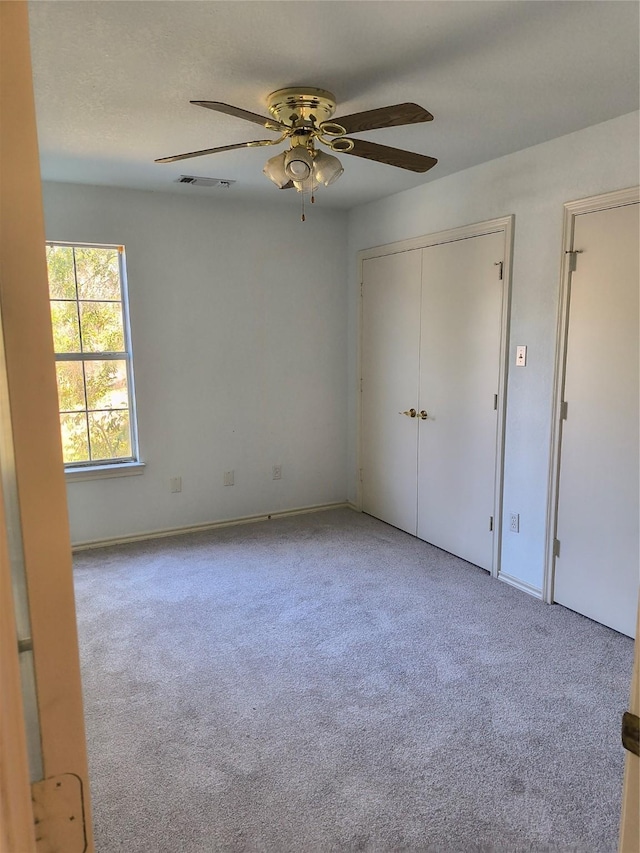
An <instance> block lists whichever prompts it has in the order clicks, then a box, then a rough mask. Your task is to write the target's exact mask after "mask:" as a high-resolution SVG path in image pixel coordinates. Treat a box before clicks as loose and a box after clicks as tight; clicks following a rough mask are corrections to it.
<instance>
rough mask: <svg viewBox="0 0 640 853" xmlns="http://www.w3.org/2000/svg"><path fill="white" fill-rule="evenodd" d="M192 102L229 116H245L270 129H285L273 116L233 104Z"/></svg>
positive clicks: (244, 117)
mask: <svg viewBox="0 0 640 853" xmlns="http://www.w3.org/2000/svg"><path fill="white" fill-rule="evenodd" d="M189 103H190V104H195V105H196V106H197V107H206V108H207V109H208V110H215V111H216V112H217V113H224V114H225V115H228V116H235V117H236V118H243V119H244V120H245V121H252V122H253V123H254V124H260V125H262V127H266V128H268V129H269V130H283V129H284V127H285V125H283V124H281V123H280V122H279V121H276V120H275V119H273V118H267V116H261V115H258V113H251V112H249V111H248V110H241V109H240V107H234V106H232V105H231V104H223V103H221V102H220V101H189Z"/></svg>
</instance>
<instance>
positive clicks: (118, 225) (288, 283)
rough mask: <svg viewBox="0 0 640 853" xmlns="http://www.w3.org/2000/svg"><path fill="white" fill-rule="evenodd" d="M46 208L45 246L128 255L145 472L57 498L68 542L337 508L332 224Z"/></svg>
mask: <svg viewBox="0 0 640 853" xmlns="http://www.w3.org/2000/svg"><path fill="white" fill-rule="evenodd" d="M193 192H194V193H198V192H202V191H201V190H198V189H194V190H193ZM44 204H45V220H46V231H47V239H49V240H65V241H78V242H99V243H122V244H123V245H124V246H125V248H126V254H127V266H128V281H129V301H130V310H131V327H132V339H133V353H134V368H135V379H136V389H137V398H138V426H139V434H140V450H141V457H142V459H143V460H144V461H145V462H146V470H145V472H144V474H143V475H141V476H136V477H125V478H118V479H110V480H92V481H88V482H86V481H85V482H75V483H70V484H69V485H68V496H69V511H70V519H71V532H72V540H73V541H74V543H77V542H84V541H93V540H98V539H106V538H111V537H116V536H127V535H132V534H136V533H140V532H146V531H152V530H161V529H167V528H178V527H182V526H188V525H193V524H200V523H207V522H211V521H217V520H224V519H230V518H237V517H242V516H246V515H252V514H259V513H269V512H276V511H278V510H284V509H291V508H298V507H305V506H310V505H316V504H323V503H329V502H333V501H342V500H344V499H345V498H346V491H347V480H346V446H347V415H346V412H347V374H346V368H345V365H346V361H347V341H346V335H347V289H346V270H347V261H346V214H345V213H343V212H338V211H327V210H323V209H322V207H321V205H319V204H318V205H317V206H316V208H315V209H314V210H313V211H312V212H311V214H310V215H309V216H308V217H307V222H306V223H305V224H302V223H301V222H300V220H299V213H298V210H297V209H296V208H292V207H286V206H282V205H280V206H278V205H274V206H268V207H266V206H265V205H264V204H260V205H259V204H256V205H249V204H240V203H236V202H233V201H232V200H228V201H227V199H211V198H207V197H200V198H199V197H198V196H195V195H194V197H188V198H187V197H185V196H181V195H175V194H168V193H150V192H141V191H136V190H123V189H115V188H109V187H90V186H79V185H70V184H51V183H50V184H45V185H44ZM274 464H281V465H282V480H280V481H274V480H273V479H272V477H271V474H272V466H273V465H274ZM230 469H234V470H235V485H234V486H228V487H225V486H223V472H224V471H227V470H230ZM174 476H181V477H182V485H183V491H182V492H181V493H180V494H171V493H170V491H169V479H170V478H171V477H174Z"/></svg>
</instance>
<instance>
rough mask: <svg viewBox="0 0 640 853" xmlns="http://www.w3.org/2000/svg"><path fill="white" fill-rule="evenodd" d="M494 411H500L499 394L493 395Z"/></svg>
mask: <svg viewBox="0 0 640 853" xmlns="http://www.w3.org/2000/svg"><path fill="white" fill-rule="evenodd" d="M493 411H494V412H497V411H498V395H497V394H494V395H493Z"/></svg>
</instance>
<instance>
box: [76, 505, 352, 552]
mask: <svg viewBox="0 0 640 853" xmlns="http://www.w3.org/2000/svg"><path fill="white" fill-rule="evenodd" d="M330 509H355V507H354V506H353V504H350V503H349V502H348V501H339V502H338V503H330V504H314V505H313V506H303V507H297V508H296V509H284V510H280V511H278V512H269V513H260V514H259V515H244V516H242V517H240V518H230V519H227V520H226V521H207V522H204V524H191V525H189V526H187V527H171V528H165V529H163V530H149V531H146V532H145V533H135V534H133V535H131V536H114V537H112V538H110V539H93V540H91V541H87V542H76V543H74V544H73V545H72V546H71V550H72V551H73V552H74V553H75V552H76V551H89V550H92V549H93V548H108V547H109V546H110V545H126V544H128V543H129V542H144V541H145V540H147V539H164V538H166V537H167V536H183V535H185V534H187V533H203V532H205V531H207V530H217V529H218V528H219V527H235V526H236V525H238V524H250V523H251V522H253V521H271V520H273V519H275V518H286V517H288V516H292V515H306V514H307V513H311V512H324V511H325V510H330Z"/></svg>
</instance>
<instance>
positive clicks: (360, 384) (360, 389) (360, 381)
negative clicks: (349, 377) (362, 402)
mask: <svg viewBox="0 0 640 853" xmlns="http://www.w3.org/2000/svg"><path fill="white" fill-rule="evenodd" d="M360 393H361V394H362V379H361V380H360Z"/></svg>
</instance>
